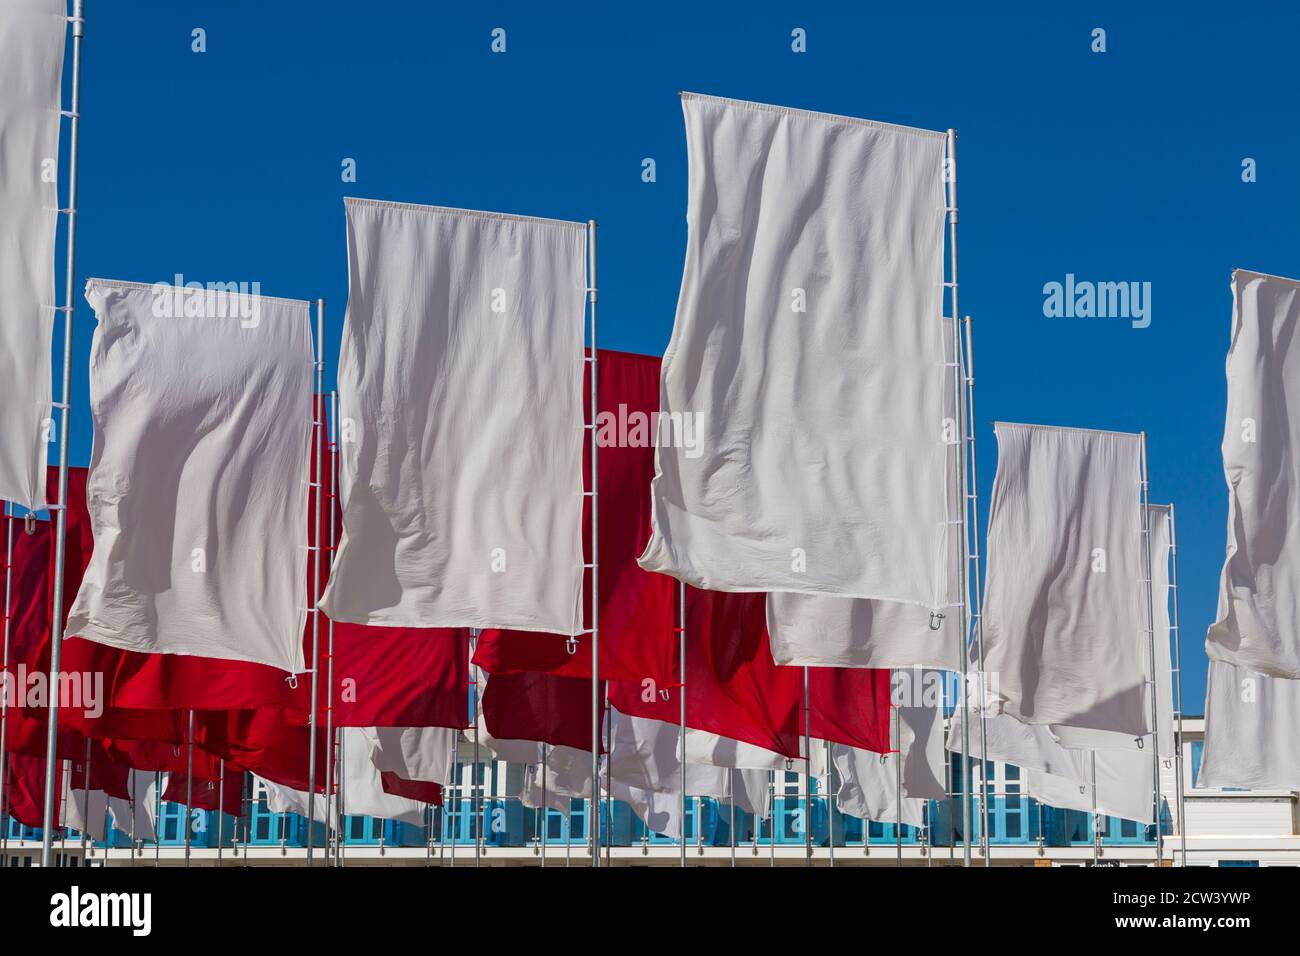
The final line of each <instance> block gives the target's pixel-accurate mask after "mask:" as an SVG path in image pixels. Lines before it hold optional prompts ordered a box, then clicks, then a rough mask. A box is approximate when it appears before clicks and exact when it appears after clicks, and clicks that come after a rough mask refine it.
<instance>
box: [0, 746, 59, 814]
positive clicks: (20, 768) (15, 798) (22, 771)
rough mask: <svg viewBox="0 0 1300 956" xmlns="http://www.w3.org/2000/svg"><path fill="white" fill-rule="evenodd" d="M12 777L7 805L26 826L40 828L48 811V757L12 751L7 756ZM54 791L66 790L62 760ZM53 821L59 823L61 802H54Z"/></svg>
mask: <svg viewBox="0 0 1300 956" xmlns="http://www.w3.org/2000/svg"><path fill="white" fill-rule="evenodd" d="M5 773H6V774H7V775H8V777H9V783H8V786H7V787H6V788H5V809H6V810H7V811H8V813H9V816H11V817H13V818H14V819H15V820H17V821H18V822H19V823H21V824H22V825H23V826H28V827H37V828H39V827H40V825H41V823H42V822H44V813H45V758H44V757H29V756H27V755H26V754H21V753H11V754H9V755H8V756H7V758H6V760H5ZM54 780H55V793H62V792H63V761H62V760H60V761H58V764H57V766H56V767H55V773H54ZM54 824H55V826H58V825H59V804H58V801H55V804H54Z"/></svg>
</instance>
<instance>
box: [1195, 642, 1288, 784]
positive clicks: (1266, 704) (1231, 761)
mask: <svg viewBox="0 0 1300 956" xmlns="http://www.w3.org/2000/svg"><path fill="white" fill-rule="evenodd" d="M1296 728H1300V681H1296V680H1288V679H1286V678H1283V677H1270V676H1269V675H1267V674H1259V673H1256V672H1255V671H1252V670H1250V669H1249V668H1246V667H1238V666H1235V665H1233V664H1225V663H1224V662H1222V661H1210V675H1209V677H1208V678H1207V680H1206V688H1205V750H1204V751H1203V752H1202V755H1201V770H1200V773H1199V775H1198V776H1197V778H1196V786H1197V787H1243V788H1247V789H1251V790H1291V791H1300V733H1297V731H1296Z"/></svg>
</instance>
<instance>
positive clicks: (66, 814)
mask: <svg viewBox="0 0 1300 956" xmlns="http://www.w3.org/2000/svg"><path fill="white" fill-rule="evenodd" d="M71 781H72V775H71V774H70V773H68V772H66V770H65V772H64V774H63V825H64V826H66V827H68V828H69V829H72V830H76V831H77V832H78V833H88V834H90V836H91V837H92V838H93V839H95V840H103V839H104V837H105V835H106V834H107V832H108V831H107V829H106V828H107V824H108V794H106V793H105V792H104V791H103V790H85V789H83V788H80V787H73V786H72V784H71Z"/></svg>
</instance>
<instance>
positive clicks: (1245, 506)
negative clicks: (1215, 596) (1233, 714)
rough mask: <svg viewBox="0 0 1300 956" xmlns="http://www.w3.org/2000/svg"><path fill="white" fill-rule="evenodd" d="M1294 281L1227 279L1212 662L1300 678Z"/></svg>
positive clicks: (1299, 354) (1298, 362)
mask: <svg viewBox="0 0 1300 956" xmlns="http://www.w3.org/2000/svg"><path fill="white" fill-rule="evenodd" d="M1298 326H1300V282H1297V281H1295V280H1293V279H1280V278H1277V277H1275V276H1266V275H1260V274H1259V273H1255V272H1246V271H1245V270H1243V269H1237V270H1236V271H1234V272H1233V274H1232V338H1231V344H1230V345H1229V347H1228V362H1227V377H1228V414H1227V420H1226V422H1225V423H1224V430H1223V472H1224V477H1225V478H1226V479H1227V484H1228V552H1227V559H1226V560H1225V561H1224V564H1223V575H1222V578H1221V580H1220V584H1219V613H1218V616H1217V618H1216V620H1215V622H1214V623H1213V624H1212V625H1211V626H1210V630H1209V634H1208V635H1207V636H1206V641H1205V652H1206V654H1208V655H1209V657H1210V659H1211V660H1216V661H1223V662H1225V663H1228V664H1236V665H1238V666H1240V667H1247V668H1250V669H1251V670H1254V671H1258V672H1259V673H1261V674H1268V675H1271V676H1273V677H1286V678H1292V679H1295V678H1300V420H1297V416H1296V415H1295V414H1294V411H1295V409H1297V408H1300V346H1297V344H1296V341H1295V338H1296V330H1297V327H1298Z"/></svg>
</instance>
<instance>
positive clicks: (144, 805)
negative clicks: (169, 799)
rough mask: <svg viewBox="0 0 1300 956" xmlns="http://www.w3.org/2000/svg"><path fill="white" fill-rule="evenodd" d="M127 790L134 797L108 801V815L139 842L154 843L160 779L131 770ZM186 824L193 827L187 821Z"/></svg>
mask: <svg viewBox="0 0 1300 956" xmlns="http://www.w3.org/2000/svg"><path fill="white" fill-rule="evenodd" d="M127 789H128V791H129V792H130V794H131V799H130V800H123V799H122V798H121V797H109V798H108V813H109V816H110V817H111V818H112V820H113V826H114V827H116V828H117V829H119V830H121V831H122V832H123V833H125V834H127V836H130V837H133V838H135V839H136V840H144V841H146V842H153V841H154V840H156V839H157V832H158V831H157V823H158V776H157V774H154V773H151V772H150V773H146V772H143V771H136V770H131V771H130V772H129V773H128V775H127ZM92 792H93V791H92ZM186 825H187V826H189V825H192V824H191V823H190V822H188V821H187V823H186Z"/></svg>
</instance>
